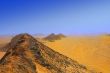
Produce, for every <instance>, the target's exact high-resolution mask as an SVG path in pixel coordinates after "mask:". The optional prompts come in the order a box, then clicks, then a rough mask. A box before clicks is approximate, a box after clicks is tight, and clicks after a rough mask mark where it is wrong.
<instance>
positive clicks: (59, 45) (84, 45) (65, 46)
mask: <svg viewBox="0 0 110 73" xmlns="http://www.w3.org/2000/svg"><path fill="white" fill-rule="evenodd" d="M45 44H46V45H47V46H49V47H51V48H53V49H54V50H56V51H58V52H60V53H62V54H64V55H66V56H68V57H70V58H72V59H74V60H77V61H78V62H79V63H81V64H84V65H86V66H87V67H89V68H91V69H96V70H98V71H101V72H103V73H110V37H108V36H97V37H67V38H64V39H62V40H57V41H55V42H46V43H45Z"/></svg>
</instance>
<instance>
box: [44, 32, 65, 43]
mask: <svg viewBox="0 0 110 73" xmlns="http://www.w3.org/2000/svg"><path fill="white" fill-rule="evenodd" d="M65 37H66V36H65V35H63V34H54V33H52V34H50V35H48V36H46V37H45V38H44V40H48V41H55V40H60V39H62V38H65Z"/></svg>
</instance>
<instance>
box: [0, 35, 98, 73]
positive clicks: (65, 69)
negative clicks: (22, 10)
mask: <svg viewBox="0 0 110 73" xmlns="http://www.w3.org/2000/svg"><path fill="white" fill-rule="evenodd" d="M5 49H6V50H5V51H6V54H5V55H4V56H3V57H2V58H1V60H0V73H39V72H38V68H37V67H38V66H36V65H40V66H41V67H42V68H45V69H47V70H48V71H49V72H50V73H98V72H95V71H91V70H88V69H87V68H86V67H85V66H83V65H81V64H79V63H78V62H77V61H75V60H72V59H70V58H68V57H66V56H64V55H62V54H60V53H58V52H56V51H54V50H52V49H51V48H49V47H47V46H46V45H44V44H42V43H41V42H39V41H37V40H36V39H35V38H33V37H32V36H31V35H29V34H19V35H17V36H15V37H14V38H13V39H12V40H11V42H10V43H9V44H7V45H6V47H5ZM43 73H45V71H44V72H43Z"/></svg>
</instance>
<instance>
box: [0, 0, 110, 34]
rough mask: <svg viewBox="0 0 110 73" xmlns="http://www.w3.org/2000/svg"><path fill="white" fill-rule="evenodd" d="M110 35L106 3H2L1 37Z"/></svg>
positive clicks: (46, 0)
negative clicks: (5, 35)
mask: <svg viewBox="0 0 110 73" xmlns="http://www.w3.org/2000/svg"><path fill="white" fill-rule="evenodd" d="M24 32H27V33H31V34H36V33H44V34H47V33H52V32H53V33H65V34H101V33H110V2H109V1H105V0H0V35H4V34H18V33H24Z"/></svg>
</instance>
